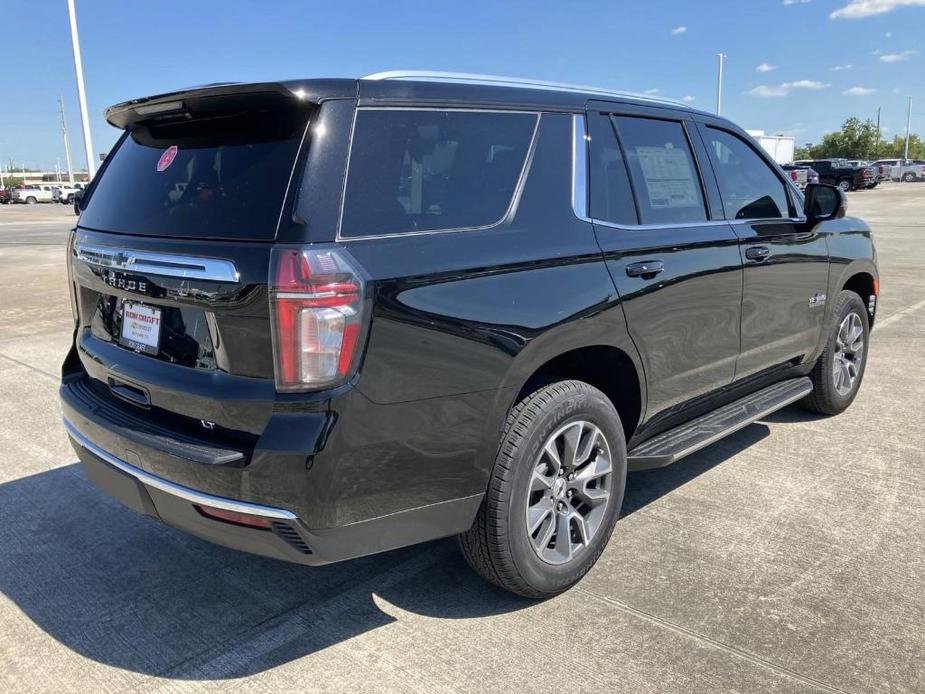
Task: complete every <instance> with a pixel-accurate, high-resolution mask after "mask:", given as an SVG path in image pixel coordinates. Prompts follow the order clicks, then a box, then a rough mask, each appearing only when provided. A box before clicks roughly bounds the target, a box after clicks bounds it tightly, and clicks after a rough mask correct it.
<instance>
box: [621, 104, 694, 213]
mask: <svg viewBox="0 0 925 694" xmlns="http://www.w3.org/2000/svg"><path fill="white" fill-rule="evenodd" d="M616 121H617V126H618V130H619V134H620V138H621V139H622V140H623V147H624V148H625V150H626V159H627V163H628V164H629V168H630V174H631V175H632V177H633V181H634V183H635V191H636V200H637V202H638V203H639V215H640V217H641V221H642V223H643V224H678V223H686V222H701V221H704V220H706V218H707V213H706V208H705V207H704V204H703V194H702V192H701V190H700V179H699V177H698V175H697V167H696V166H695V164H694V156H693V154H692V153H691V150H690V146H689V145H688V143H687V136H686V135H685V133H684V128H683V127H682V126H681V124H680V123H677V122H673V121H664V120H655V119H651V118H634V117H622V116H621V117H618V118H617V119H616Z"/></svg>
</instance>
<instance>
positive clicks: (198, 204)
mask: <svg viewBox="0 0 925 694" xmlns="http://www.w3.org/2000/svg"><path fill="white" fill-rule="evenodd" d="M306 121H307V115H306V114H305V113H304V112H302V113H297V112H292V113H289V112H272V113H270V112H251V113H246V114H236V115H230V116H225V117H215V118H209V119H202V120H197V121H188V122H184V123H175V124H164V125H158V126H148V127H139V128H137V129H135V130H133V131H132V132H130V133H129V134H128V135H127V136H126V137H125V139H124V140H123V141H122V144H121V145H120V146H119V147H118V149H117V150H116V151H115V152H114V153H113V154H112V155H110V156H111V160H110V161H109V162H108V163H107V166H106V169H105V171H104V172H103V174H102V176H101V178H100V180H99V182H98V183H97V184H96V189H95V190H94V191H93V192H92V194H91V197H90V200H89V202H88V203H87V207H86V209H85V210H84V211H83V213H82V214H81V217H80V224H81V226H84V227H89V228H91V229H99V230H102V231H116V232H123V233H128V234H144V235H154V236H182V237H195V238H230V239H255V240H256V239H272V238H273V237H274V236H275V235H276V227H277V223H278V221H279V215H280V209H281V207H282V204H283V199H284V197H285V193H286V188H287V185H288V183H289V178H290V176H291V174H292V167H293V165H294V163H295V158H296V154H297V153H298V149H299V142H300V141H301V137H302V133H303V131H304V129H305V123H306Z"/></svg>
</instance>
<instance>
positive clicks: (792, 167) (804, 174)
mask: <svg viewBox="0 0 925 694" xmlns="http://www.w3.org/2000/svg"><path fill="white" fill-rule="evenodd" d="M780 168H782V169H783V170H784V171H786V172H787V175H788V176H790V181H791V182H792V183H793V185H795V186H796V187H797V189H798V190H799V191H800V192H802V191H804V190H806V185H807V184H808V183H809V174H810V172H811V171H812V169H811V168H809V167H808V166H797V165H796V164H783V165H782V166H781V167H780ZM818 181H819V176H818V174H817V175H816V182H817V183H818Z"/></svg>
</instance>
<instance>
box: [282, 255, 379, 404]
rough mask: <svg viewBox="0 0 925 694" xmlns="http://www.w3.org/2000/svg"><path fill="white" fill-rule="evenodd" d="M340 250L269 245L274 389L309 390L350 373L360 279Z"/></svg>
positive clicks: (357, 324)
mask: <svg viewBox="0 0 925 694" xmlns="http://www.w3.org/2000/svg"><path fill="white" fill-rule="evenodd" d="M354 262H355V261H353V260H352V259H350V257H349V256H348V255H347V253H346V252H345V251H343V250H341V249H333V248H292V247H285V246H281V247H276V248H274V249H273V256H272V262H271V266H270V308H271V312H272V314H273V354H274V357H275V373H276V388H277V390H311V389H316V388H322V387H329V386H333V385H336V384H338V383H340V382H342V381H344V380H345V379H346V378H347V377H348V376H349V375H350V374H351V373H352V371H353V367H354V362H355V361H356V357H357V352H358V350H357V343H358V342H359V339H360V332H361V330H360V328H361V327H362V324H363V284H364V283H363V279H362V276H361V274H360V272H359V271H358V269H357V267H356V265H355V264H354Z"/></svg>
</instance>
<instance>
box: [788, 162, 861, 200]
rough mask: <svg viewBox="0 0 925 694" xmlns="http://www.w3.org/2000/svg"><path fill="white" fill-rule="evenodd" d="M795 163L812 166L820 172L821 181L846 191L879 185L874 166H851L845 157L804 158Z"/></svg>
mask: <svg viewBox="0 0 925 694" xmlns="http://www.w3.org/2000/svg"><path fill="white" fill-rule="evenodd" d="M793 163H794V164H796V165H798V166H809V167H811V168H812V169H813V170H815V172H816V173H817V174H819V181H820V182H821V183H826V184H829V185H833V186H838V187H839V188H841V189H842V190H843V191H845V192H846V193H847V192H848V191H851V190H860V189H864V188H873V187H874V186H876V185H877V177H876V174H875V173H874V171H875V169H874V168H873V167H870V166H862V167H854V166H849V165H848V162H847V160H845V159H804V160H802V161H795V162H793Z"/></svg>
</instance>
